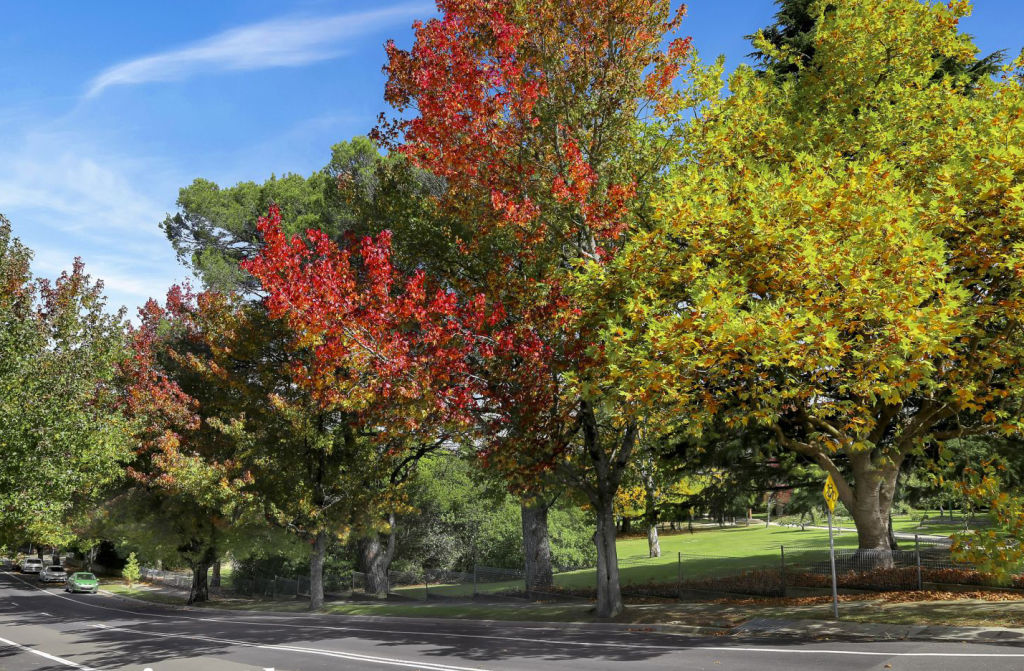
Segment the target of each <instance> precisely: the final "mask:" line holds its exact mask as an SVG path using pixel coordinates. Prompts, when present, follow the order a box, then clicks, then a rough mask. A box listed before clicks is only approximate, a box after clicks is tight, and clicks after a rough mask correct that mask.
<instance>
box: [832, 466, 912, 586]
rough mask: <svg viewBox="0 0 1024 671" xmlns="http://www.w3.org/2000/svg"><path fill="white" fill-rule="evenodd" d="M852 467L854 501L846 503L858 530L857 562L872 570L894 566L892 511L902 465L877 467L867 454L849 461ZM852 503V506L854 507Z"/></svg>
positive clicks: (844, 502)
mask: <svg viewBox="0 0 1024 671" xmlns="http://www.w3.org/2000/svg"><path fill="white" fill-rule="evenodd" d="M850 465H851V466H852V468H853V478H854V481H853V501H852V502H848V501H843V504H844V505H846V507H847V508H848V509H849V510H850V514H851V515H853V521H854V524H855V525H856V527H857V555H856V557H857V560H858V562H859V563H861V564H866V565H868V566H871V567H891V566H892V565H893V558H892V550H893V549H894V548H893V546H892V544H891V539H890V535H889V533H890V530H889V511H890V509H891V508H892V501H893V496H894V494H895V490H896V478H897V476H898V475H899V464H893V463H889V464H885V465H884V466H875V465H874V464H872V463H871V456H870V454H868V453H859V454H854V455H852V456H851V458H850ZM851 504H852V505H851Z"/></svg>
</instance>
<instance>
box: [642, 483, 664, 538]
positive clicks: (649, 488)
mask: <svg viewBox="0 0 1024 671" xmlns="http://www.w3.org/2000/svg"><path fill="white" fill-rule="evenodd" d="M644 523H645V524H646V525H647V554H648V556H649V557H660V556H661V542H660V541H659V540H658V488H657V486H655V482H654V467H653V465H648V467H647V472H646V473H644Z"/></svg>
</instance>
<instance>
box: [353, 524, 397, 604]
mask: <svg viewBox="0 0 1024 671" xmlns="http://www.w3.org/2000/svg"><path fill="white" fill-rule="evenodd" d="M388 521H389V522H390V524H391V533H389V534H388V539H387V541H386V544H382V543H381V541H380V534H379V533H378V532H376V531H374V532H372V533H370V534H369V535H368V536H365V537H363V538H362V539H360V540H359V568H360V570H361V571H362V572H363V573H365V574H366V588H365V591H366V593H367V594H372V595H374V596H376V597H378V598H381V599H384V598H387V595H388V590H389V585H388V569H389V568H390V567H391V559H392V557H394V555H395V516H394V514H392V515H390V516H389V517H388Z"/></svg>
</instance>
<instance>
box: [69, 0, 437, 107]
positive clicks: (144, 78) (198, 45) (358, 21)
mask: <svg viewBox="0 0 1024 671" xmlns="http://www.w3.org/2000/svg"><path fill="white" fill-rule="evenodd" d="M433 9H434V8H433V6H432V4H431V3H424V2H418V3H414V4H403V5H397V6H394V7H387V8H383V9H377V10H373V11H366V12H352V13H349V14H339V15H334V16H321V17H306V18H281V19H273V20H270V21H264V22H261V23H254V24H250V25H247V26H241V27H239V28H232V29H231V30H226V31H224V32H222V33H219V34H217V35H213V36H212V37H209V38H206V39H204V40H201V41H199V42H194V43H192V44H189V45H186V46H184V47H181V48H179V49H173V50H170V51H164V52H161V53H158V54H153V55H151V56H146V57H143V58H139V59H136V60H131V61H127V62H124V63H119V64H117V65H115V66H113V67H111V68H108V69H107V70H104V71H103V72H101V73H100V74H99V75H97V76H96V77H95V78H94V79H93V80H92V81H91V82H89V84H88V87H87V91H86V97H93V96H96V95H99V94H100V93H101V92H102V91H104V90H105V89H107V88H110V87H112V86H124V85H132V84H142V83H145V82H162V81H175V80H182V79H187V78H188V77H191V76H193V75H196V74H202V73H211V72H226V71H232V70H234V71H238V70H259V69H263V68H271V67H295V66H300V65H306V64H308V63H314V62H317V61H323V60H328V59H331V58H336V57H338V56H340V55H341V54H342V53H344V51H345V45H344V43H343V40H345V39H346V38H350V37H355V36H358V35H359V34H360V33H363V32H365V31H367V30H370V29H372V28H374V27H377V26H381V25H386V24H388V23H391V22H394V21H396V20H400V19H408V18H410V17H412V16H416V15H423V14H429V13H431V12H432V11H433Z"/></svg>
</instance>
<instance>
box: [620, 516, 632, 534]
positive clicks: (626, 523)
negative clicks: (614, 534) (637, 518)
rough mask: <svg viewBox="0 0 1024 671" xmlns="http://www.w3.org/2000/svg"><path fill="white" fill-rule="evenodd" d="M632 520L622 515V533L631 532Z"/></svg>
mask: <svg viewBox="0 0 1024 671" xmlns="http://www.w3.org/2000/svg"><path fill="white" fill-rule="evenodd" d="M632 522H633V521H632V520H631V519H630V518H628V517H626V516H625V515H623V516H622V533H623V535H625V534H631V533H633V524H632Z"/></svg>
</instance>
